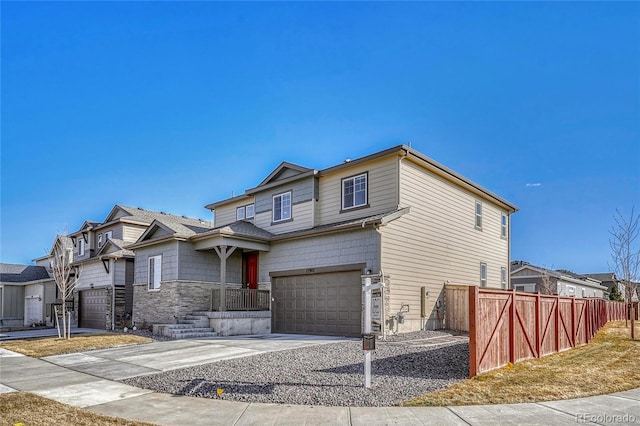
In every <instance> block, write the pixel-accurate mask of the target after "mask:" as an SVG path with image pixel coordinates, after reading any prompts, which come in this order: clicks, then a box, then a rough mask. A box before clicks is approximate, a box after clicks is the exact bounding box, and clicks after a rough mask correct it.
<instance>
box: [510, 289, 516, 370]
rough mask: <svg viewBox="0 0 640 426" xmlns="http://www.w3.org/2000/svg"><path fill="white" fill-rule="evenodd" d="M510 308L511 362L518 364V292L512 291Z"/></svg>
mask: <svg viewBox="0 0 640 426" xmlns="http://www.w3.org/2000/svg"><path fill="white" fill-rule="evenodd" d="M510 299H511V305H510V306H509V362H510V363H512V364H513V363H514V362H516V290H515V289H514V290H511V295H510Z"/></svg>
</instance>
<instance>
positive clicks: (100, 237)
mask: <svg viewBox="0 0 640 426" xmlns="http://www.w3.org/2000/svg"><path fill="white" fill-rule="evenodd" d="M98 247H102V234H98Z"/></svg>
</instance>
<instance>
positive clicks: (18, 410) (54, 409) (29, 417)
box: [0, 392, 150, 426]
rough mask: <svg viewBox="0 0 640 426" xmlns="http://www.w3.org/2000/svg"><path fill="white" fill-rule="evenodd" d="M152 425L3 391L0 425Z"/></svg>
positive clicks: (29, 395) (30, 394) (34, 395)
mask: <svg viewBox="0 0 640 426" xmlns="http://www.w3.org/2000/svg"><path fill="white" fill-rule="evenodd" d="M16 424H23V425H25V426H31V425H47V426H48V425H76V426H81V425H82V426H85V425H86V426H102V425H114V426H115V425H123V426H134V425H149V424H150V423H143V422H134V421H130V420H124V419H117V418H115V417H108V416H103V415H101V414H95V413H92V412H90V411H87V410H82V409H80V408H74V407H71V406H70V405H66V404H62V403H60V402H56V401H52V400H50V399H46V398H43V397H41V396H38V395H36V394H33V393H28V392H12V393H4V394H0V425H2V426H5V425H7V426H13V425H16Z"/></svg>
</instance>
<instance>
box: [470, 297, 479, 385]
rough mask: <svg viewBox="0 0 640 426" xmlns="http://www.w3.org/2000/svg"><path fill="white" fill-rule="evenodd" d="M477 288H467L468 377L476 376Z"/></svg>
mask: <svg viewBox="0 0 640 426" xmlns="http://www.w3.org/2000/svg"><path fill="white" fill-rule="evenodd" d="M478 292H479V289H478V286H475V285H472V286H469V377H474V376H475V375H476V374H478V365H477V362H478V329H477V327H476V319H477V315H478Z"/></svg>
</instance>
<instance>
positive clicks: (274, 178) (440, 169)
mask: <svg viewBox="0 0 640 426" xmlns="http://www.w3.org/2000/svg"><path fill="white" fill-rule="evenodd" d="M393 154H396V155H399V156H401V157H403V158H405V157H406V158H409V159H410V160H412V161H414V162H416V163H418V164H420V165H421V166H422V167H423V168H425V169H427V170H429V171H430V172H432V173H434V174H437V175H438V176H441V177H443V178H444V179H446V180H448V181H450V182H452V183H454V184H456V185H458V186H460V187H462V188H464V189H466V190H468V191H470V192H472V193H474V194H477V195H479V196H480V197H482V198H485V199H487V200H489V201H491V202H493V203H495V204H497V205H499V206H500V207H501V208H504V209H505V210H507V211H508V212H510V213H514V212H516V211H518V207H516V206H515V205H514V204H511V203H510V202H508V201H507V200H505V199H503V198H501V197H499V196H498V195H496V194H494V193H493V192H491V191H489V190H488V189H486V188H484V187H482V186H480V185H478V184H477V183H475V182H473V181H471V180H469V179H467V178H465V177H464V176H462V175H460V174H458V173H456V172H454V171H453V170H451V169H449V168H447V167H445V166H443V165H442V164H440V163H438V162H437V161H434V160H432V159H431V158H429V157H427V156H426V155H424V154H422V153H420V152H418V151H416V150H414V149H412V148H410V147H408V146H406V145H397V146H394V147H391V148H388V149H385V150H383V151H378V152H375V153H373V154H370V155H367V156H364V157H360V158H357V159H355V160H349V161H344V162H342V163H340V164H337V165H335V166H332V167H328V168H326V169H322V170H319V171H318V170H314V169H309V168H306V167H302V166H297V165H295V164H292V163H287V162H286V161H283V162H282V163H281V164H280V165H279V166H278V167H277V168H276V169H275V170H274V171H273V172H271V173H270V174H269V176H267V177H266V178H265V179H264V180H263V181H262V182H261V183H260V184H259V185H258V186H256V187H255V188H251V189H247V190H246V191H245V194H247V195H251V194H254V193H256V192H259V191H262V190H264V189H268V188H271V187H273V186H277V185H282V184H285V183H289V182H292V181H295V180H299V179H302V178H306V177H310V176H320V177H321V176H322V175H326V174H330V173H333V172H336V171H339V170H343V169H346V168H349V167H354V166H357V165H360V164H362V163H365V162H367V161H371V160H375V159H378V158H382V157H385V156H389V155H393ZM285 170H294V171H295V172H297V173H296V174H295V175H292V176H288V177H285V178H283V179H278V177H279V176H281V175H282V174H283V172H284V171H285ZM235 200H236V199H235V197H234V198H230V199H226V200H221V201H218V202H215V203H211V204H208V205H207V206H205V207H206V208H207V209H215V208H216V207H218V206H222V205H226V204H228V203H230V202H232V201H235Z"/></svg>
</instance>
